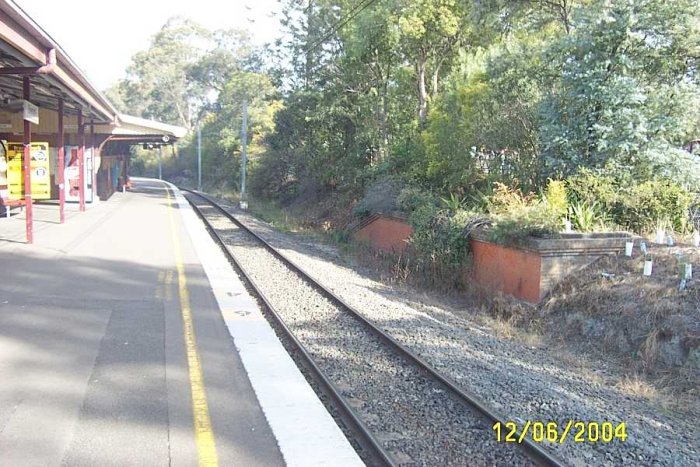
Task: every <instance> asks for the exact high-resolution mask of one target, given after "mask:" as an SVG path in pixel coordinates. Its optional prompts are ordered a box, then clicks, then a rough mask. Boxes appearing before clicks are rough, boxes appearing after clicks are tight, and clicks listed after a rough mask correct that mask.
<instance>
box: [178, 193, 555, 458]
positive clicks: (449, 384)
mask: <svg viewBox="0 0 700 467" xmlns="http://www.w3.org/2000/svg"><path fill="white" fill-rule="evenodd" d="M182 190H183V191H187V192H188V193H192V194H194V195H196V196H199V197H200V198H202V199H204V200H205V201H207V202H208V203H209V204H211V205H212V206H213V207H214V208H216V209H217V210H218V211H220V212H221V213H222V214H223V215H224V216H225V217H226V218H228V219H229V220H230V221H231V222H233V223H234V224H236V225H237V226H238V227H239V228H241V229H242V230H244V231H246V232H247V233H248V234H250V235H251V236H252V237H253V238H255V239H256V240H258V241H259V242H260V243H261V244H262V245H263V246H264V247H265V249H266V250H267V251H269V252H270V253H271V254H272V255H273V256H275V257H276V258H278V259H279V260H280V261H282V262H283V263H284V264H285V265H286V266H287V267H288V268H289V269H291V270H292V271H294V272H295V273H296V274H297V275H299V276H300V277H301V278H302V279H303V280H304V281H306V282H307V283H308V284H309V285H311V286H312V287H314V288H315V289H316V290H318V291H319V292H320V293H321V294H322V295H324V296H325V297H326V298H327V299H329V300H330V301H331V302H333V303H335V304H336V305H337V306H338V307H340V308H342V309H344V310H345V311H347V312H348V313H350V314H351V315H352V316H354V317H355V318H357V319H358V320H359V321H360V322H362V323H363V324H364V325H366V327H367V328H368V330H370V331H371V332H372V333H373V334H375V335H376V336H378V337H379V338H381V339H382V340H384V341H385V342H388V343H389V344H390V345H391V347H393V348H394V350H395V351H396V352H397V353H398V354H399V355H401V356H403V357H404V358H406V359H407V360H409V361H411V362H413V363H414V364H415V365H417V366H418V367H419V368H421V369H422V370H423V371H425V372H427V373H428V374H429V375H431V376H432V377H433V378H434V379H436V380H438V381H439V382H440V383H441V384H442V385H443V386H444V387H446V388H447V389H448V390H449V392H450V393H452V394H453V395H454V396H456V397H457V399H459V400H460V401H461V402H462V403H463V404H465V405H467V406H468V407H471V408H474V409H476V410H477V411H479V412H480V413H481V414H482V415H484V416H485V417H486V418H488V419H489V420H490V421H491V422H492V423H497V422H500V423H501V424H502V425H504V426H505V424H506V423H507V422H508V421H510V420H508V419H506V418H505V417H503V416H502V415H501V414H499V413H497V412H496V411H495V410H493V409H492V408H490V407H488V406H487V405H486V403H484V402H483V401H481V400H480V399H479V398H478V397H477V396H476V395H474V394H472V393H471V392H469V391H466V390H465V389H462V388H460V387H459V386H458V384H457V383H456V382H455V381H454V380H452V379H451V378H450V377H448V376H445V375H443V374H441V373H440V372H438V370H436V369H435V368H434V367H433V366H432V365H431V364H430V363H428V362H427V361H425V360H424V359H423V358H422V357H420V356H418V355H417V354H415V353H413V352H412V351H411V350H409V349H408V348H407V347H406V346H404V345H403V344H401V343H400V342H398V341H397V340H396V339H394V338H393V337H392V336H390V335H389V334H387V333H386V332H385V331H383V330H382V329H380V328H379V327H378V326H377V325H376V324H374V323H373V322H372V321H371V320H369V319H368V318H366V317H365V316H364V315H363V314H362V313H361V312H359V311H358V310H356V309H355V308H354V307H352V306H351V305H350V304H348V303H346V302H345V301H344V300H343V299H342V298H340V297H339V296H337V295H336V294H335V293H333V292H332V291H331V290H329V289H327V288H326V287H325V286H323V285H322V284H320V283H319V282H318V281H317V280H316V279H314V278H313V277H311V276H310V275H309V274H308V273H307V272H306V271H304V269H302V268H301V267H299V266H297V265H296V264H295V263H294V262H293V261H292V260H290V259H289V258H287V257H286V256H285V255H284V254H282V253H281V252H279V251H278V250H277V249H276V248H275V247H273V246H272V245H270V243H268V242H267V241H266V240H265V239H264V238H262V237H261V236H260V235H258V234H257V233H255V232H253V231H252V230H251V229H250V228H249V227H247V226H246V225H244V224H243V223H242V222H241V221H239V220H238V219H237V218H236V217H235V216H233V215H232V214H231V213H230V212H228V211H227V210H226V209H224V208H223V207H222V206H221V205H219V203H217V202H216V201H215V200H213V199H212V198H211V197H210V196H208V195H206V194H204V193H201V192H198V191H195V190H187V189H182ZM226 251H227V252H228V249H227V250H226ZM229 255H230V253H229ZM521 435H522V430H517V431H516V433H515V436H516V439H518V440H519V439H521ZM522 439H523V441H522V443H517V444H518V446H520V447H521V448H523V449H524V450H525V452H526V453H527V454H529V456H530V458H531V459H532V460H534V461H535V462H536V463H538V464H539V465H543V466H550V467H563V466H565V465H567V464H566V463H565V462H564V461H563V460H562V459H560V458H559V457H558V456H556V455H555V454H553V453H551V452H549V451H547V450H545V449H544V448H542V447H541V446H540V445H538V444H537V443H535V442H533V441H531V440H530V439H529V438H528V437H527V436H523V437H522Z"/></svg>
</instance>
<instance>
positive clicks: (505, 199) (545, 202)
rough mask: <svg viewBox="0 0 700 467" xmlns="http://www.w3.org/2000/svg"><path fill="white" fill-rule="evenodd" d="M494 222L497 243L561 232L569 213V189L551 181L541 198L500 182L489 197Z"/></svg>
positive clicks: (493, 238)
mask: <svg viewBox="0 0 700 467" xmlns="http://www.w3.org/2000/svg"><path fill="white" fill-rule="evenodd" d="M488 205H489V214H490V215H491V218H492V220H493V225H492V226H491V228H490V230H489V239H490V240H491V241H494V242H496V243H517V242H519V241H521V240H522V239H524V238H525V237H527V236H529V235H547V234H554V233H556V232H558V231H559V230H560V229H561V227H562V218H563V217H564V216H565V215H566V209H567V203H566V191H565V189H564V187H563V184H561V183H560V182H552V181H550V185H549V186H548V188H547V192H546V193H545V195H544V196H543V197H542V199H538V198H537V197H536V196H535V195H534V194H532V193H531V194H528V195H524V194H523V193H522V192H521V191H520V190H518V189H513V188H508V187H507V186H505V185H503V184H501V183H496V188H495V189H494V192H493V194H492V195H491V197H490V198H489V202H488Z"/></svg>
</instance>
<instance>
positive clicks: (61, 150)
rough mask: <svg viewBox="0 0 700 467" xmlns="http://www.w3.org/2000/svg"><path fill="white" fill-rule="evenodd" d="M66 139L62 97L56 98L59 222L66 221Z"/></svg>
mask: <svg viewBox="0 0 700 467" xmlns="http://www.w3.org/2000/svg"><path fill="white" fill-rule="evenodd" d="M65 151H66V141H65V135H64V130H63V98H62V97H59V98H58V166H57V168H56V170H57V171H58V174H56V175H57V177H56V179H57V180H58V213H59V214H58V216H59V220H60V222H61V224H63V223H64V222H65V221H66V214H65V206H66V181H65V174H66V170H65V167H64V164H65V160H66V153H65Z"/></svg>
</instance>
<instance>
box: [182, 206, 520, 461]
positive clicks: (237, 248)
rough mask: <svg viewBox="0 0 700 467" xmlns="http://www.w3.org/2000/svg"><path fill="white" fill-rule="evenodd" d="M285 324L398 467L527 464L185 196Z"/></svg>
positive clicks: (477, 417)
mask: <svg viewBox="0 0 700 467" xmlns="http://www.w3.org/2000/svg"><path fill="white" fill-rule="evenodd" d="M192 199H193V200H194V201H195V202H196V203H197V205H198V206H200V207H201V208H202V211H203V213H204V214H205V215H206V216H207V218H208V219H209V220H210V222H212V224H213V227H214V228H215V229H216V230H217V231H218V232H219V233H220V235H221V236H222V238H224V240H225V241H226V243H227V245H228V246H229V249H230V251H231V252H232V253H233V255H234V256H235V257H236V259H237V260H238V261H239V262H240V263H241V264H242V266H243V267H244V268H245V269H246V271H247V272H248V273H249V274H250V275H251V276H252V278H253V280H254V281H255V282H256V283H257V285H258V286H259V287H260V288H261V290H263V291H265V294H266V296H267V299H268V300H269V301H270V303H271V304H272V305H273V306H274V307H275V309H276V310H277V312H278V313H279V314H280V316H281V317H282V318H283V320H284V321H285V323H286V324H287V326H288V327H289V328H290V329H291V330H292V332H293V333H294V334H295V335H296V336H297V338H298V339H299V340H300V341H301V342H302V343H303V345H304V346H305V347H306V348H307V350H308V351H309V353H310V354H311V355H312V356H313V358H314V360H315V361H316V362H317V364H318V365H319V366H320V367H321V368H322V369H323V370H324V372H325V373H326V375H327V376H328V377H329V378H330V379H331V381H333V382H334V384H335V385H336V387H337V388H338V389H339V390H340V391H341V393H342V394H343V396H344V398H345V399H346V400H347V401H348V402H349V403H350V404H351V405H352V406H353V407H354V408H355V410H356V411H357V412H358V413H359V414H360V416H361V418H362V419H363V421H364V422H365V423H366V424H367V426H368V427H369V428H370V429H371V430H372V432H373V433H375V435H376V436H377V438H378V439H379V441H380V442H381V443H382V444H383V445H384V446H385V448H386V449H387V450H388V451H389V452H390V453H391V454H392V456H393V457H394V458H395V459H396V460H397V461H398V462H399V463H400V464H401V465H426V466H427V465H430V466H435V465H533V464H532V463H531V461H530V460H529V459H528V458H527V457H526V456H525V454H524V453H523V451H522V450H521V449H520V448H518V447H517V446H514V445H503V444H501V445H499V444H497V443H496V441H495V440H494V437H493V434H492V431H491V426H490V422H489V421H488V420H487V419H486V418H485V417H483V416H482V415H481V414H479V413H478V412H476V411H475V410H474V409H471V408H468V407H465V406H464V404H462V403H461V402H459V401H458V400H456V399H454V398H453V396H451V395H450V394H448V393H446V392H445V391H444V390H443V389H442V387H441V386H440V385H439V384H438V383H435V382H434V381H433V380H432V379H431V378H429V377H428V376H427V375H425V374H424V373H423V372H422V371H420V370H419V369H417V368H416V367H415V366H414V365H413V364H411V363H408V362H407V361H406V360H405V359H404V358H403V357H401V356H399V355H398V354H396V353H395V352H394V351H393V350H391V349H389V348H388V347H387V345H386V344H385V343H384V342H383V341H381V340H379V339H378V338H377V337H376V336H375V335H374V334H372V333H370V332H368V331H366V330H365V329H364V327H363V325H361V324H360V323H359V322H358V321H357V320H356V319H355V318H352V317H350V316H349V315H348V314H347V313H345V312H342V311H340V310H339V309H338V308H337V307H336V306H335V305H334V304H332V303H331V302H330V301H328V300H327V299H325V298H324V297H323V296H322V295H320V294H319V292H317V291H316V290H315V289H314V288H313V287H311V286H310V285H308V284H307V283H306V282H304V281H303V280H302V279H301V278H299V277H298V276H297V275H296V274H295V273H293V272H291V271H290V270H289V269H288V268H287V267H286V266H284V265H283V263H281V262H280V261H279V260H278V259H277V258H275V257H274V256H273V255H272V254H270V253H269V252H267V251H266V250H265V249H264V248H263V247H262V246H260V244H259V243H258V242H257V241H255V240H253V239H252V237H250V235H249V234H247V233H246V232H244V231H242V230H240V229H238V228H237V227H236V226H235V225H234V224H232V223H231V222H230V221H229V220H228V219H226V218H225V217H224V216H221V215H220V214H218V213H217V212H216V211H215V210H214V209H213V208H211V207H206V206H207V204H206V202H203V201H201V200H198V199H196V198H195V197H192Z"/></svg>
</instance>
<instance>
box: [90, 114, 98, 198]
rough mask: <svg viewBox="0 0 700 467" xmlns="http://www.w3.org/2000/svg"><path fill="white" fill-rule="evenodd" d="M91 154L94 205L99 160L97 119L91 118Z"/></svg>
mask: <svg viewBox="0 0 700 467" xmlns="http://www.w3.org/2000/svg"><path fill="white" fill-rule="evenodd" d="M90 148H91V149H90V154H92V162H91V163H90V164H91V165H92V203H93V206H94V203H95V196H97V169H96V167H95V161H96V160H97V154H96V152H97V149H96V148H95V119H94V118H93V119H91V120H90Z"/></svg>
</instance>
